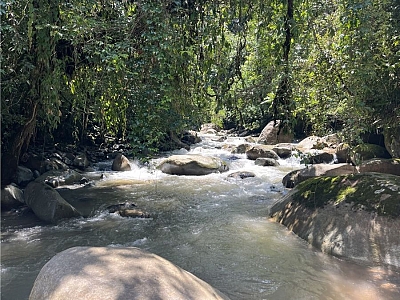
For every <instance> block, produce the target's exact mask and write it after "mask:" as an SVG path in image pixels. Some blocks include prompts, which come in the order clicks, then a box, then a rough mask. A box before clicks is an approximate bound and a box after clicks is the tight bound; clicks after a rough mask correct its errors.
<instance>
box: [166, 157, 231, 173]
mask: <svg viewBox="0 0 400 300" xmlns="http://www.w3.org/2000/svg"><path fill="white" fill-rule="evenodd" d="M159 168H160V169H161V171H162V172H163V173H167V174H171V175H196V176H198V175H207V174H211V173H217V172H225V171H228V170H229V168H228V166H227V164H226V163H225V162H224V161H223V160H221V159H220V158H217V157H211V156H202V155H197V154H192V155H172V156H170V157H168V158H167V159H165V160H164V161H162V162H161V164H160V165H159Z"/></svg>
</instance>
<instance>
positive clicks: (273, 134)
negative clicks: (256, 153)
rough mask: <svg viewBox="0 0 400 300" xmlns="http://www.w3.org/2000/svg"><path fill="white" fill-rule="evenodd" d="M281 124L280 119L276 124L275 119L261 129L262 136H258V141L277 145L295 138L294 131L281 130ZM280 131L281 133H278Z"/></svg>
mask: <svg viewBox="0 0 400 300" xmlns="http://www.w3.org/2000/svg"><path fill="white" fill-rule="evenodd" d="M279 124H280V121H279V120H278V121H277V122H276V124H274V121H271V122H269V123H268V124H267V125H266V126H265V127H264V129H263V130H262V131H261V134H260V136H259V137H258V140H257V143H259V144H264V145H275V144H278V143H290V142H291V141H292V140H293V133H291V132H285V131H284V129H282V130H281V131H280V132H279ZM278 132H279V135H278Z"/></svg>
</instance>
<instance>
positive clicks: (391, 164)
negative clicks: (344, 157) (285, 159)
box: [282, 158, 400, 188]
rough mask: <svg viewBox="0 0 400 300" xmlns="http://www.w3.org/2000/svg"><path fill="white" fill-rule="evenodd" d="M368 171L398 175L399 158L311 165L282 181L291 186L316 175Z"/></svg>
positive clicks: (399, 170)
mask: <svg viewBox="0 0 400 300" xmlns="http://www.w3.org/2000/svg"><path fill="white" fill-rule="evenodd" d="M370 172H376V173H383V174H391V175H398V176H400V159H378V158H376V159H371V160H367V161H365V162H363V163H362V164H361V165H359V166H352V165H349V164H345V163H342V164H318V165H312V166H308V167H306V168H303V169H300V170H294V171H292V172H290V173H288V174H287V175H286V176H285V177H284V178H283V180H282V183H283V185H284V186H285V187H287V188H293V187H294V186H295V185H297V184H299V183H300V182H303V181H305V180H307V179H309V178H314V177H318V176H339V175H347V174H356V173H370Z"/></svg>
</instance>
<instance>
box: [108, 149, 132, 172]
mask: <svg viewBox="0 0 400 300" xmlns="http://www.w3.org/2000/svg"><path fill="white" fill-rule="evenodd" d="M111 170H113V171H130V170H131V165H130V163H129V160H128V158H126V156H125V155H123V154H121V153H118V154H117V155H116V156H115V158H114V160H113V163H112V167H111Z"/></svg>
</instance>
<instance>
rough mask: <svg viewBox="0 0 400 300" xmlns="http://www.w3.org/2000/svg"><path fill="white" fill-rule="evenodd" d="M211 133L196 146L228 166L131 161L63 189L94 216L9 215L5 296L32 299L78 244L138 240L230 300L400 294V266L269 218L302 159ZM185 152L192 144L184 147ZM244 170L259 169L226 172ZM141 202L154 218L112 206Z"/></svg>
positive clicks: (197, 150) (4, 261)
mask: <svg viewBox="0 0 400 300" xmlns="http://www.w3.org/2000/svg"><path fill="white" fill-rule="evenodd" d="M212 138H213V137H212V136H206V137H203V140H204V142H202V143H201V144H199V145H196V146H195V147H194V148H193V149H192V150H191V153H199V154H203V155H214V156H219V157H221V158H223V159H224V160H226V161H227V162H228V164H229V166H230V171H229V172H228V173H223V174H211V175H206V176H200V177H195V176H171V175H166V174H162V173H161V172H160V171H159V170H157V169H156V168H155V167H154V166H156V165H157V164H158V163H159V161H160V159H158V160H155V161H153V162H152V163H151V164H150V166H146V167H143V166H139V164H136V163H135V162H132V165H133V166H134V169H133V170H132V171H130V172H121V173H115V172H110V171H107V170H108V169H109V168H110V166H111V162H104V163H102V164H99V166H98V167H99V171H98V172H100V173H104V174H105V175H106V176H105V179H102V180H101V181H97V182H95V184H94V185H93V186H86V187H81V186H70V187H66V188H61V189H59V192H60V194H61V195H62V196H63V197H64V198H65V199H66V200H67V201H69V202H70V203H71V204H72V205H74V206H75V207H76V208H77V209H78V210H80V211H81V212H83V213H84V214H85V215H87V216H88V217H87V218H79V219H73V220H68V221H64V222H62V223H60V224H58V225H57V226H54V225H46V224H43V223H41V222H39V221H37V220H36V218H35V217H34V216H33V215H32V214H30V213H29V212H24V213H22V215H20V216H18V215H15V214H12V215H6V214H2V224H1V228H2V243H1V250H2V252H1V288H2V289H1V299H7V300H14V299H28V297H29V292H30V289H31V287H32V285H33V282H34V280H35V278H36V276H37V274H38V272H39V271H40V269H41V267H42V266H43V265H44V264H45V263H46V262H47V261H48V260H49V259H50V258H51V257H53V256H54V255H55V254H57V253H59V252H60V251H63V250H65V249H67V248H70V247H73V246H112V247H118V246H135V247H139V248H142V249H146V250H148V251H151V252H153V253H156V254H158V255H160V256H162V257H164V258H166V259H168V260H170V261H171V262H173V263H175V264H176V265H178V266H180V267H182V268H184V269H186V270H188V271H189V272H192V273H193V274H195V275H196V276H198V277H200V278H201V279H203V280H205V281H207V282H208V283H210V284H211V285H213V286H214V287H216V288H218V289H219V290H221V291H222V292H223V293H225V294H226V295H228V296H229V297H230V298H231V299H232V300H234V299H238V300H239V299H243V300H252V299H254V300H257V299H335V300H336V299H363V300H365V299H374V300H375V299H389V300H390V299H399V298H400V288H399V286H400V274H399V273H398V272H397V271H395V270H389V269H386V268H378V267H374V266H367V265H359V264H355V263H352V262H348V261H344V260H341V259H338V258H334V257H330V256H327V255H325V254H322V253H320V252H319V251H316V250H315V249H313V248H311V247H310V246H309V245H308V244H307V243H306V242H305V241H303V240H301V239H300V238H298V237H297V236H295V235H294V234H292V233H290V232H289V231H288V230H287V229H286V228H285V227H283V226H281V225H279V224H276V223H273V222H270V221H269V220H268V218H267V215H268V208H269V207H270V205H271V203H273V202H274V201H275V200H276V199H278V198H279V197H281V196H282V194H284V193H285V192H286V191H285V189H284V188H283V187H282V185H281V183H280V182H281V179H282V177H283V176H284V175H285V174H286V173H287V172H289V171H291V170H293V169H296V168H299V167H300V165H299V164H298V162H297V161H296V160H290V159H289V160H286V161H280V163H281V166H279V167H259V166H255V165H254V162H253V161H249V160H247V159H246V158H245V156H244V155H235V156H234V157H233V155H232V154H230V153H229V152H228V151H225V150H222V149H221V146H223V145H226V144H229V143H231V144H237V143H240V142H243V141H241V140H239V139H228V140H227V141H225V142H223V143H218V142H213V141H212ZM178 153H185V151H180V152H178ZM238 170H244V171H251V172H254V173H255V174H256V175H257V176H256V177H255V178H247V179H244V180H240V179H232V178H227V175H228V174H229V173H232V172H234V171H238ZM124 202H134V203H135V204H136V205H137V206H138V208H140V209H142V210H145V211H147V212H149V213H150V214H151V216H152V218H150V219H132V218H122V217H120V216H118V215H116V214H112V213H108V212H106V210H105V208H106V207H107V206H109V205H111V204H117V203H124Z"/></svg>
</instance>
